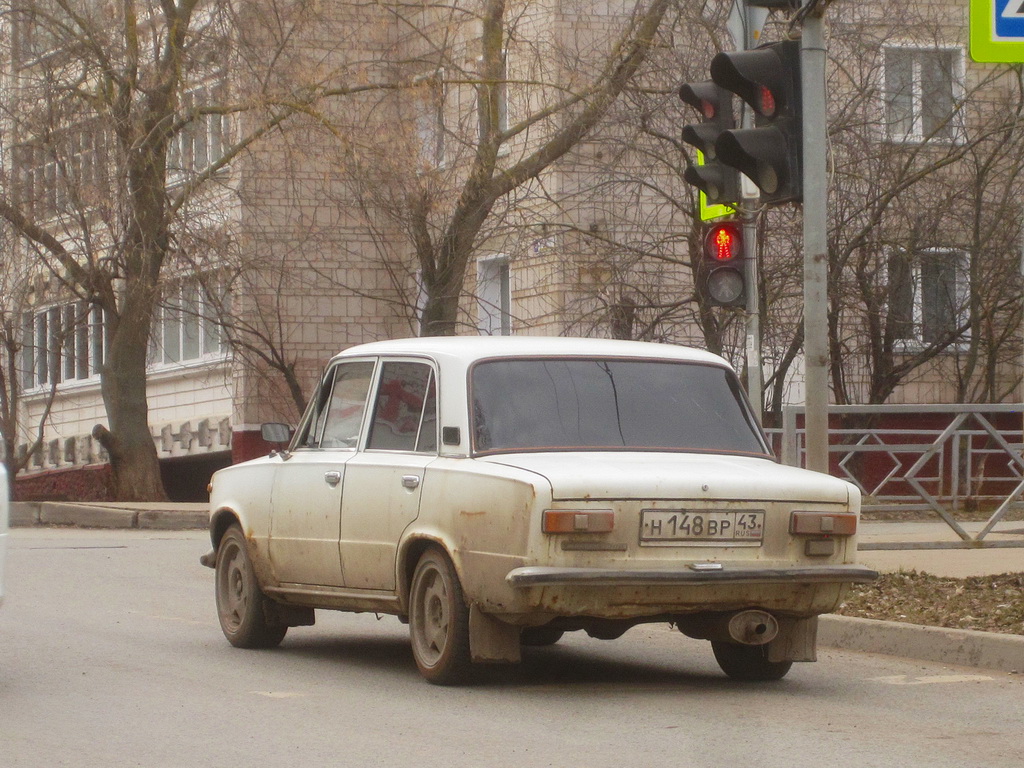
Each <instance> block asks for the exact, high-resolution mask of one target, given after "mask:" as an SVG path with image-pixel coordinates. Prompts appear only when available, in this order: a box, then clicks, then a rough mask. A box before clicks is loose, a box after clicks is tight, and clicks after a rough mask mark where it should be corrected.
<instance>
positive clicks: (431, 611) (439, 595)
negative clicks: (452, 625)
mask: <svg viewBox="0 0 1024 768" xmlns="http://www.w3.org/2000/svg"><path fill="white" fill-rule="evenodd" d="M419 597H420V600H419V606H418V610H417V614H418V616H417V618H418V619H419V621H418V622H417V624H418V625H419V626H418V632H417V641H418V642H417V646H418V649H419V654H420V657H421V659H422V660H423V661H424V662H425V663H426V664H428V665H432V664H434V663H436V662H437V660H438V659H439V658H440V657H441V655H442V654H443V653H444V649H445V645H446V643H447V641H448V624H449V618H450V617H449V612H448V588H447V585H446V584H445V582H444V578H443V577H442V576H441V574H440V573H439V572H438V571H437V570H436V569H431V570H430V571H428V572H426V573H424V574H423V577H422V578H421V580H420V589H419Z"/></svg>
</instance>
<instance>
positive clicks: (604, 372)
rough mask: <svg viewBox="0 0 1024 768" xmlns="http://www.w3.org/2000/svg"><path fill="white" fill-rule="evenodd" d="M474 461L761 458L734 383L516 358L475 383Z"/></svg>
mask: <svg viewBox="0 0 1024 768" xmlns="http://www.w3.org/2000/svg"><path fill="white" fill-rule="evenodd" d="M471 397H472V402H473V439H474V449H475V450H476V451H477V452H478V453H482V452H499V451H518V450H581V449H582V450H623V449H626V450H645V449H646V450H681V451H715V452H725V453H755V454H760V455H764V454H766V453H767V451H766V448H765V445H764V442H763V441H762V439H761V435H760V431H759V429H758V428H757V427H756V426H755V424H754V423H753V420H752V418H751V415H750V411H749V409H748V408H747V407H746V405H745V401H744V399H743V397H742V395H741V393H740V387H739V383H738V382H737V380H736V377H735V375H734V374H733V373H732V372H731V371H729V370H727V369H725V368H722V367H720V366H715V365H704V364H699V363H685V362H670V361H663V360H621V359H614V360H595V359H575V358H574V359H516V360H487V361H483V362H480V363H478V364H477V365H476V366H475V367H474V368H473V372H472V376H471Z"/></svg>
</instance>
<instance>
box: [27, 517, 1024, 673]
mask: <svg viewBox="0 0 1024 768" xmlns="http://www.w3.org/2000/svg"><path fill="white" fill-rule="evenodd" d="M207 520H208V507H207V505H206V504H176V503H165V504H141V503H140V504H132V503H126V504H114V503H95V504H94V503H74V502H49V501H48V502H14V503H12V504H11V525H12V526H15V527H17V526H21V527H25V526H34V525H72V526H79V527H82V528H133V529H142V530H202V529H205V528H206V527H207ZM963 527H964V528H965V529H966V530H967V531H968V532H970V533H971V534H974V533H976V532H978V531H980V530H981V529H982V528H983V527H984V523H965V524H963ZM986 540H987V541H992V542H1018V541H1019V542H1021V543H1024V523H1021V522H1016V523H1001V524H1000V525H999V526H997V528H996V530H995V531H993V532H992V533H990V534H989V535H988V536H987V537H986ZM931 542H952V543H956V542H959V537H957V535H956V533H955V532H954V531H953V530H952V529H951V528H950V527H949V526H947V525H946V524H945V523H943V522H941V521H939V522H910V523H906V522H863V523H861V527H860V544H861V547H862V551H861V553H860V557H859V559H860V561H861V562H862V563H864V564H865V565H868V566H870V567H871V568H874V569H875V570H878V571H898V570H917V571H926V572H928V573H931V574H934V575H936V576H946V577H953V578H964V577H967V576H981V575H986V574H999V573H1019V572H1024V547H1020V548H1011V547H998V548H987V549H880V550H876V549H871V547H873V546H879V545H882V546H885V545H887V544H894V543H896V544H909V545H911V546H913V545H915V544H916V545H919V546H920V545H921V544H927V543H931ZM865 547H866V549H864V548H865ZM818 640H819V642H820V643H821V645H823V646H831V647H834V648H842V649H845V650H852V651H861V652H865V653H881V654H887V655H891V656H901V657H904V658H911V659H921V660H924V661H932V662H937V663H940V664H950V665H955V666H966V667H981V668H985V669H992V670H998V671H1002V672H1014V673H1022V674H1024V635H1003V634H997V633H994V632H975V631H972V630H963V629H944V628H941V627H925V626H919V625H914V624H903V623H898V622H891V621H875V620H872V619H856V618H851V617H848V616H833V615H828V616H822V617H821V621H820V624H819V630H818Z"/></svg>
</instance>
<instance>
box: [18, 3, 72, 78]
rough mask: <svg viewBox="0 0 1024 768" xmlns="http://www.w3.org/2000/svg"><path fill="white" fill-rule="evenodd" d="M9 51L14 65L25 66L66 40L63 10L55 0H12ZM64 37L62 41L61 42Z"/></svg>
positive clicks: (46, 54) (55, 48)
mask: <svg viewBox="0 0 1024 768" xmlns="http://www.w3.org/2000/svg"><path fill="white" fill-rule="evenodd" d="M11 11H12V20H13V24H12V27H13V38H14V39H13V43H14V44H13V51H14V62H15V64H16V65H17V66H20V67H27V66H30V65H32V64H35V63H36V62H38V61H40V60H42V59H44V58H46V57H47V56H48V55H50V54H52V53H55V52H56V51H57V50H59V49H60V47H61V46H62V45H63V44H64V42H66V39H67V36H66V35H63V34H61V32H62V30H61V22H62V19H63V18H64V17H65V16H66V13H65V12H64V11H62V10H61V8H60V7H59V6H58V4H57V0H31V2H29V1H28V0H17V1H16V2H14V3H13V4H12V8H11ZM62 38H64V42H62Z"/></svg>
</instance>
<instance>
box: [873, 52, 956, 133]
mask: <svg viewBox="0 0 1024 768" xmlns="http://www.w3.org/2000/svg"><path fill="white" fill-rule="evenodd" d="M883 55H884V71H885V87H884V99H885V125H886V133H887V135H888V137H889V138H891V139H895V140H897V141H926V140H928V139H938V140H940V141H956V140H958V139H960V138H961V121H960V118H959V115H958V114H957V112H956V109H957V102H958V101H959V99H960V97H961V95H962V83H963V51H961V50H960V49H959V48H907V47H886V48H884V49H883Z"/></svg>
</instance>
